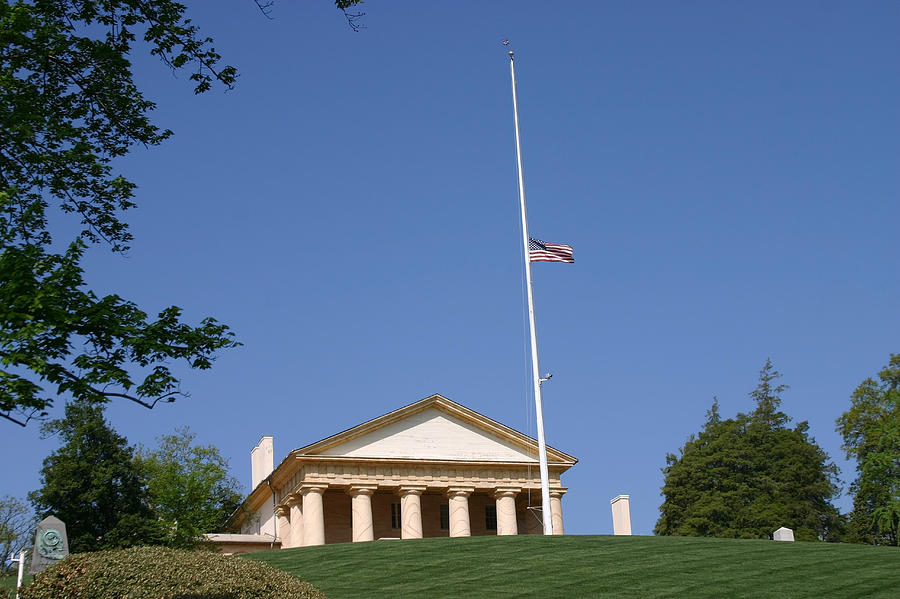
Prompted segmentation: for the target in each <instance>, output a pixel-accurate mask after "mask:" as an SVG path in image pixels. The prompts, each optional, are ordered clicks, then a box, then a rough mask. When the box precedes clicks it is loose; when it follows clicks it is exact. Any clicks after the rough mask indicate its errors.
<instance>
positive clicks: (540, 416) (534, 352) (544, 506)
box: [504, 43, 553, 535]
mask: <svg viewBox="0 0 900 599" xmlns="http://www.w3.org/2000/svg"><path fill="white" fill-rule="evenodd" d="M504 45H505V43H504ZM513 57H514V54H513V51H512V50H510V51H509V72H510V77H511V79H512V96H513V117H514V120H515V125H516V165H517V169H518V174H519V206H520V208H521V219H522V243H523V245H524V248H525V252H524V258H525V282H526V287H527V290H528V291H527V293H528V323H529V325H530V327H531V373H532V377H533V379H534V409H535V417H536V420H537V435H538V461H539V464H540V471H541V521H542V524H543V526H544V534H545V535H552V534H553V517H552V515H551V513H550V476H549V472H548V468H547V443H546V441H545V440H544V408H543V401H542V397H541V382H542V381H541V375H540V369H539V368H538V349H537V332H536V326H535V319H534V291H533V288H532V282H531V259H530V255H531V252H530V249H529V248H530V243H529V241H530V239H529V236H528V214H527V212H526V210H525V176H524V173H523V171H522V141H521V137H520V135H519V99H518V95H517V92H516V67H515V60H514V58H513Z"/></svg>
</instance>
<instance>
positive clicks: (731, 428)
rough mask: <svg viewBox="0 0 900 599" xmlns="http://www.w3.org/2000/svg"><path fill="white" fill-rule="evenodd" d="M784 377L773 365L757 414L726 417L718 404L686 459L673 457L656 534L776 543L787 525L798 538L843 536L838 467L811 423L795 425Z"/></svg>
mask: <svg viewBox="0 0 900 599" xmlns="http://www.w3.org/2000/svg"><path fill="white" fill-rule="evenodd" d="M780 376H781V375H780V374H779V373H778V372H776V371H775V370H774V368H773V367H772V364H771V362H769V361H767V362H766V364H765V366H764V367H763V369H762V371H761V372H760V382H759V385H758V386H757V387H756V389H755V390H754V391H753V392H752V393H751V394H750V395H751V396H752V397H753V399H754V400H755V401H756V409H755V410H754V411H753V412H751V413H749V414H738V415H737V416H736V417H735V418H729V419H727V420H723V419H722V418H721V417H720V415H719V410H718V402H717V401H715V402H714V403H713V406H712V408H711V409H710V411H709V412H708V413H707V421H706V423H705V424H704V426H703V429H702V430H701V431H700V432H699V433H698V434H697V435H696V436H694V435H692V436H691V437H690V438H689V439H688V441H687V443H685V445H684V447H683V448H682V449H681V455H680V456H676V455H674V454H669V455H667V456H666V464H667V465H666V467H665V468H663V474H664V475H665V484H664V486H663V489H662V494H663V496H664V498H665V501H664V502H663V504H662V506H660V513H661V515H660V518H659V521H658V522H657V524H656V528H655V529H654V532H655V533H656V534H659V535H683V536H713V537H735V538H768V537H769V536H770V535H771V534H772V532H773V531H775V530H776V529H778V528H780V527H782V526H786V527H788V528H791V529H793V530H794V536H795V538H796V539H797V540H815V539H825V540H834V539H835V537H836V536H837V534H838V531H839V530H840V527H841V519H840V516H839V514H838V511H837V509H836V508H835V507H834V506H833V505H832V503H831V500H832V499H833V498H834V497H835V496H836V495H837V493H838V492H839V488H838V486H837V473H838V471H837V467H836V466H835V465H834V464H833V463H831V462H830V460H829V458H828V456H827V455H826V454H825V452H824V451H823V450H822V449H821V448H820V447H819V446H818V445H816V443H815V440H814V439H812V438H811V437H810V436H809V433H808V428H809V427H808V425H807V423H806V422H800V423H799V424H797V425H796V426H795V427H794V428H789V427H788V426H787V424H788V423H789V421H790V419H789V417H788V416H787V415H786V414H785V413H784V412H781V411H779V406H780V404H781V397H780V394H781V393H782V392H783V391H784V390H785V389H786V387H785V386H784V385H776V384H775V383H776V381H777V380H778V378H780Z"/></svg>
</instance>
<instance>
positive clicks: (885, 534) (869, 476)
mask: <svg viewBox="0 0 900 599" xmlns="http://www.w3.org/2000/svg"><path fill="white" fill-rule="evenodd" d="M878 378H879V379H880V382H879V381H875V380H874V379H871V378H868V379H866V380H864V381H863V382H862V383H861V384H860V385H859V387H857V388H856V391H854V392H853V395H852V396H851V406H850V409H849V410H847V411H846V412H844V413H843V414H842V415H841V417H840V418H838V419H837V430H838V432H839V433H841V436H842V437H843V438H844V446H843V447H844V451H846V452H847V459H855V460H856V473H857V477H856V480H855V481H854V482H853V484H852V485H850V490H851V491H852V492H853V511H852V512H851V513H850V530H851V534H853V536H854V538H855V540H858V541H862V542H866V543H872V544H875V545H897V544H898V536H900V534H898V529H900V354H892V355H891V358H890V361H889V362H888V365H887V366H885V368H884V369H883V370H882V371H881V372H880V373H878Z"/></svg>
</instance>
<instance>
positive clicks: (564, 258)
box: [528, 237, 575, 264]
mask: <svg viewBox="0 0 900 599" xmlns="http://www.w3.org/2000/svg"><path fill="white" fill-rule="evenodd" d="M528 259H529V261H530V262H566V263H568V264H574V263H575V257H574V256H573V255H572V246H571V245H565V244H562V243H548V242H546V241H541V240H540V239H533V238H531V237H529V238H528Z"/></svg>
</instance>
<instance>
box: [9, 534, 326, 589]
mask: <svg viewBox="0 0 900 599" xmlns="http://www.w3.org/2000/svg"><path fill="white" fill-rule="evenodd" d="M20 597H21V598H22V599H325V595H324V594H322V593H321V592H320V591H318V590H317V589H316V588H314V587H313V586H311V585H309V584H308V583H305V582H303V581H301V580H299V579H297V578H294V577H293V576H291V575H290V574H287V573H285V572H282V571H281V570H276V569H275V568H272V567H271V566H268V565H266V564H263V563H261V562H257V561H251V560H248V559H242V558H240V557H227V556H224V555H220V554H218V553H214V552H212V551H179V550H176V549H166V548H163V547H134V548H131V549H124V550H118V551H98V552H96V553H76V554H72V555H70V556H68V557H67V558H65V559H63V560H62V561H61V562H59V563H58V564H56V565H54V566H52V567H50V568H47V569H46V570H44V571H43V572H42V573H40V574H38V575H37V576H35V578H34V580H33V581H32V582H31V584H29V585H28V586H27V587H25V588H23V589H22V592H21V593H20Z"/></svg>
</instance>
